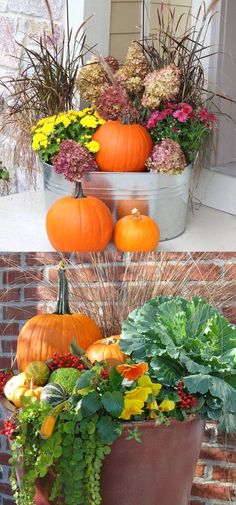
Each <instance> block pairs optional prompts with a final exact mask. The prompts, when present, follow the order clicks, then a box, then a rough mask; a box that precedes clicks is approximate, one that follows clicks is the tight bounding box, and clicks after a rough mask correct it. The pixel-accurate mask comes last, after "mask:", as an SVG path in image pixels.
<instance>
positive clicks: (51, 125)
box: [42, 122, 54, 135]
mask: <svg viewBox="0 0 236 505" xmlns="http://www.w3.org/2000/svg"><path fill="white" fill-rule="evenodd" d="M53 130H54V123H53V122H50V123H49V122H48V123H45V124H44V125H43V128H42V133H45V135H50V134H51V133H52V132H53Z"/></svg>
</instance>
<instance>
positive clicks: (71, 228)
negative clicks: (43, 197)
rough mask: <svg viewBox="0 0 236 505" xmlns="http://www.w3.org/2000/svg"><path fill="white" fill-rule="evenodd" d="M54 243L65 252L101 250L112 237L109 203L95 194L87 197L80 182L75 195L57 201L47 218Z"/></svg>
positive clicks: (51, 239)
mask: <svg viewBox="0 0 236 505" xmlns="http://www.w3.org/2000/svg"><path fill="white" fill-rule="evenodd" d="M46 228H47V234H48V238H49V240H50V242H51V244H52V246H53V247H54V248H55V249H57V250H58V251H64V252H101V251H104V249H105V248H106V247H107V245H108V244H109V242H110V240H111V236H112V231H113V221H112V215H111V212H110V210H109V208H108V207H107V205H106V204H105V203H104V202H102V201H101V200H99V199H98V198H94V197H92V196H88V197H84V195H83V191H82V187H81V183H77V190H76V194H75V196H74V197H71V196H66V197H64V198H60V199H59V200H57V201H56V202H55V203H54V204H53V205H52V206H51V207H50V209H49V211H48V213H47V217H46Z"/></svg>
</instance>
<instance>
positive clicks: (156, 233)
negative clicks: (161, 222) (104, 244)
mask: <svg viewBox="0 0 236 505" xmlns="http://www.w3.org/2000/svg"><path fill="white" fill-rule="evenodd" d="M113 240H114V244H115V246H116V248H117V249H118V250H119V251H122V252H151V251H155V249H156V248H157V246H158V244H159V240H160V230H159V227H158V225H157V223H156V222H155V221H154V220H153V219H152V218H151V217H149V216H144V215H142V214H140V212H139V211H138V209H133V210H132V215H129V216H126V217H123V218H122V219H120V220H119V221H117V223H116V225H115V229H114V239H113Z"/></svg>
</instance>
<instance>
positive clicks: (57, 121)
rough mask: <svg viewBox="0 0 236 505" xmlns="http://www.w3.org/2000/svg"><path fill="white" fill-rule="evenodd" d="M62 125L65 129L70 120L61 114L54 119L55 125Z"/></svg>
mask: <svg viewBox="0 0 236 505" xmlns="http://www.w3.org/2000/svg"><path fill="white" fill-rule="evenodd" d="M60 123H62V124H63V125H64V126H65V128H67V126H69V125H70V124H71V121H70V119H69V118H68V117H67V116H66V114H61V115H59V116H58V117H57V118H56V119H55V125H58V124H60Z"/></svg>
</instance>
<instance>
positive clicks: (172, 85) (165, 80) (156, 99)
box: [142, 65, 181, 110]
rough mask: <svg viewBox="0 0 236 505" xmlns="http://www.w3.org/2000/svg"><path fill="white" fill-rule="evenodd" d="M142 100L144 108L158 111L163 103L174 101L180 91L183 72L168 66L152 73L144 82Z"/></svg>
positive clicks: (173, 66)
mask: <svg viewBox="0 0 236 505" xmlns="http://www.w3.org/2000/svg"><path fill="white" fill-rule="evenodd" d="M144 85H145V90H144V94H143V98H142V104H143V106H144V107H148V108H149V109H151V110H154V109H157V108H158V107H159V105H160V103H161V102H163V101H169V100H173V99H174V98H175V97H176V96H177V95H178V93H179V91H180V85H181V70H180V69H179V68H178V67H176V66H175V65H167V66H166V67H163V68H161V69H160V70H154V71H153V72H150V73H149V74H148V75H147V76H146V78H145V80H144Z"/></svg>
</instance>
